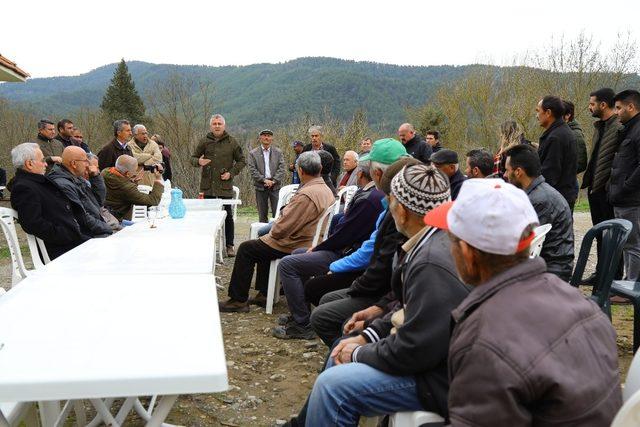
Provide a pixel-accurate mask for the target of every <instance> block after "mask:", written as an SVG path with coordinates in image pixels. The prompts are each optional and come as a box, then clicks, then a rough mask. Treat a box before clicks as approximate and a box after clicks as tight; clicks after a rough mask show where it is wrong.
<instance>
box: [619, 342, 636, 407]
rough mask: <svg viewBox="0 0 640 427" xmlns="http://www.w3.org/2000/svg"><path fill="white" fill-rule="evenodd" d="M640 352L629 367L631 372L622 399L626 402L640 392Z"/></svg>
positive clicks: (628, 374) (628, 373) (628, 372)
mask: <svg viewBox="0 0 640 427" xmlns="http://www.w3.org/2000/svg"><path fill="white" fill-rule="evenodd" d="M638 354H640V352H636V354H635V356H633V360H632V361H631V365H629V371H627V379H626V381H625V383H624V388H623V389H622V399H623V400H624V401H625V402H626V401H627V400H629V399H631V396H633V395H634V394H636V393H637V392H638V391H640V356H639V355H638Z"/></svg>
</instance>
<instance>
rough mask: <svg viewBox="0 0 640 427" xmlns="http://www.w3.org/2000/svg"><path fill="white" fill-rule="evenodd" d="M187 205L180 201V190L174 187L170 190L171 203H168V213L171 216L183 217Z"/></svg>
mask: <svg viewBox="0 0 640 427" xmlns="http://www.w3.org/2000/svg"><path fill="white" fill-rule="evenodd" d="M185 213H187V207H186V206H185V205H184V202H183V201H182V190H180V189H179V188H174V189H172V190H171V203H170V204H169V215H170V216H171V218H184V214H185Z"/></svg>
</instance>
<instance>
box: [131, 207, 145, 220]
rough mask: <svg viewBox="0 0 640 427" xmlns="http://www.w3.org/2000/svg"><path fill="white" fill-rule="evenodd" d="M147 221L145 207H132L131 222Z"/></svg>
mask: <svg viewBox="0 0 640 427" xmlns="http://www.w3.org/2000/svg"><path fill="white" fill-rule="evenodd" d="M146 219H147V207H146V206H142V205H133V209H132V211H131V221H132V222H138V221H145V220H146Z"/></svg>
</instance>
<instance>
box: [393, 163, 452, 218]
mask: <svg viewBox="0 0 640 427" xmlns="http://www.w3.org/2000/svg"><path fill="white" fill-rule="evenodd" d="M391 194H393V196H394V197H395V198H396V199H397V200H398V202H400V204H401V205H402V206H404V207H405V208H407V209H409V210H410V211H411V212H414V213H416V214H418V215H424V214H426V213H427V212H428V211H430V210H431V209H433V208H435V207H436V206H438V205H440V204H442V203H444V202H448V201H450V200H451V191H450V189H449V179H448V178H447V177H446V175H445V174H443V173H442V172H440V171H439V170H438V169H437V168H436V167H435V166H433V165H425V164H419V165H412V166H405V167H404V168H402V170H401V171H400V172H398V173H397V174H396V176H395V177H393V180H391Z"/></svg>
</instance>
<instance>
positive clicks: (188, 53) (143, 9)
mask: <svg viewBox="0 0 640 427" xmlns="http://www.w3.org/2000/svg"><path fill="white" fill-rule="evenodd" d="M0 13H1V15H2V27H1V29H0V31H1V33H0V34H1V36H0V54H2V55H4V56H6V57H8V58H9V59H11V60H13V61H14V62H17V64H18V66H20V67H21V68H23V69H24V70H26V71H27V72H29V73H31V75H32V76H33V77H48V76H62V75H75V74H81V73H85V72H87V71H90V70H92V69H94V68H96V67H99V66H101V65H105V64H108V63H112V62H117V61H119V60H120V58H122V57H124V58H125V60H128V61H129V60H141V61H148V62H154V63H171V64H200V65H246V64H254V63H260V62H284V61H287V60H290V59H294V58H298V57H302V56H331V57H337V58H344V59H354V60H365V61H375V62H384V63H391V64H403V65H440V64H455V65H458V64H468V63H474V62H483V63H487V62H491V63H494V64H503V63H509V62H511V59H512V58H513V57H514V56H515V55H521V54H522V53H523V52H525V51H527V50H535V49H540V48H542V47H543V46H544V44H545V43H546V42H548V41H549V40H550V39H551V36H552V35H553V36H555V37H560V36H562V35H564V36H565V37H568V38H573V37H575V36H576V35H578V34H579V33H580V32H581V31H585V32H587V33H590V34H592V35H594V36H595V37H596V38H597V39H598V40H599V42H601V43H602V45H603V47H604V48H605V49H606V46H608V45H611V44H612V43H613V41H614V40H615V39H616V33H617V32H627V31H632V30H633V26H632V25H631V24H628V23H623V22H624V21H626V22H629V21H630V20H633V21H635V22H637V20H638V17H640V1H638V0H634V1H631V0H622V1H615V2H603V1H599V2H596V1H591V0H582V1H577V0H573V1H564V2H559V1H548V0H535V1H522V0H515V1H514V0H512V1H495V0H484V1H479V0H475V1H468V0H458V1H456V0H439V1H433V0H432V1H427V0H420V1H404V0H386V1H379V0H368V1H361V0H322V1H304V0H270V1H269V0H256V1H253V0H252V1H248V0H227V1H194V0H180V1H171V2H160V1H157V0H155V1H151V0H126V1H124V0H108V1H91V0H58V1H55V2H52V1H50V0H47V1H44V0H35V1H31V0H29V1H13V0H12V1H8V2H5V1H2V3H0ZM627 18H628V19H627ZM605 19H609V20H610V21H605ZM618 22H620V24H619V23H618ZM633 36H634V37H635V38H638V37H639V36H640V34H639V33H638V31H635V32H634V33H633Z"/></svg>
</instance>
